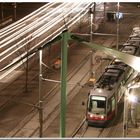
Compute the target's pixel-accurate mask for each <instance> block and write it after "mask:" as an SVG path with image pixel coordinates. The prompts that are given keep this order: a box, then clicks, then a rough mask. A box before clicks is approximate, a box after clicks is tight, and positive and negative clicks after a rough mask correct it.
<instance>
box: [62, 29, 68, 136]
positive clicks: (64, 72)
mask: <svg viewBox="0 0 140 140" xmlns="http://www.w3.org/2000/svg"><path fill="white" fill-rule="evenodd" d="M67 45H68V32H67V30H65V31H64V32H63V33H62V45H61V54H62V55H61V59H62V67H61V103H60V107H61V109H60V136H61V137H65V120H66V78H67Z"/></svg>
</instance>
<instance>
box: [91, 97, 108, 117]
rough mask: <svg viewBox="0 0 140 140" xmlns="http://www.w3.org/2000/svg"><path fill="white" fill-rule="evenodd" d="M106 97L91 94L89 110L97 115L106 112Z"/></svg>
mask: <svg viewBox="0 0 140 140" xmlns="http://www.w3.org/2000/svg"><path fill="white" fill-rule="evenodd" d="M105 108H106V99H105V97H101V96H91V97H90V101H89V112H91V113H93V114H97V115H103V114H105Z"/></svg>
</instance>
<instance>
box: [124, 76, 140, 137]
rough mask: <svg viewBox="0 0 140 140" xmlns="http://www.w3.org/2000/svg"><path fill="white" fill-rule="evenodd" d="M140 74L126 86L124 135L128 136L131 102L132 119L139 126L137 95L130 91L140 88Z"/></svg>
mask: <svg viewBox="0 0 140 140" xmlns="http://www.w3.org/2000/svg"><path fill="white" fill-rule="evenodd" d="M139 77H140V76H139V75H138V76H137V77H136V78H134V79H133V80H131V81H130V82H129V83H128V84H127V86H126V87H124V88H125V93H124V114H123V137H125V136H126V130H127V127H128V126H127V121H128V104H131V108H130V109H131V119H132V123H133V124H134V125H135V126H137V122H136V113H137V112H136V104H137V100H138V99H137V96H135V95H134V94H132V93H130V90H131V89H134V88H139V87H140V84H139V83H140V82H139Z"/></svg>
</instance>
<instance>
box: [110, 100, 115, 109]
mask: <svg viewBox="0 0 140 140" xmlns="http://www.w3.org/2000/svg"><path fill="white" fill-rule="evenodd" d="M111 102H112V111H114V110H115V98H114V97H112V98H111Z"/></svg>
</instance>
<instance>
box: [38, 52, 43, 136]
mask: <svg viewBox="0 0 140 140" xmlns="http://www.w3.org/2000/svg"><path fill="white" fill-rule="evenodd" d="M38 98H39V99H38V100H39V106H38V111H39V125H40V126H39V137H42V136H43V108H42V106H43V101H42V50H40V51H39V93H38Z"/></svg>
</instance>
